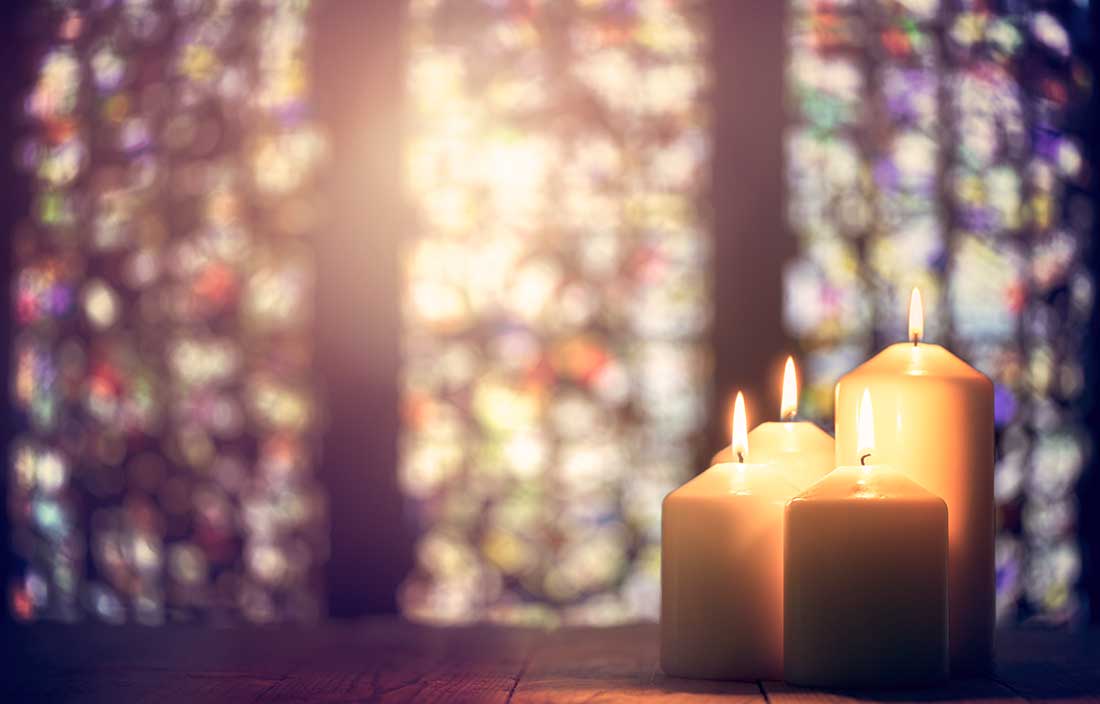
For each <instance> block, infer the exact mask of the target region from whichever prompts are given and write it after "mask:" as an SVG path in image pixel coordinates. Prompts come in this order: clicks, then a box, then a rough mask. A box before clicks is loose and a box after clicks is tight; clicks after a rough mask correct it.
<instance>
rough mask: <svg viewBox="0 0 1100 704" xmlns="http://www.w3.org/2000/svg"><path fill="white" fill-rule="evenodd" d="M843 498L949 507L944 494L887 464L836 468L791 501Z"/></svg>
mask: <svg viewBox="0 0 1100 704" xmlns="http://www.w3.org/2000/svg"><path fill="white" fill-rule="evenodd" d="M842 499H856V500H868V499H878V500H891V499H895V500H897V499H905V500H919V501H924V502H930V503H937V504H942V505H943V507H944V511H946V510H947V503H946V502H945V501H944V500H943V498H942V497H940V496H938V495H936V494H934V493H932V492H931V491H929V490H928V489H926V488H925V487H924V486H922V485H921V484H919V483H918V482H917V481H915V480H913V479H912V478H910V477H909V476H908V475H907V474H905V473H904V472H902V471H900V470H897V469H895V468H894V467H892V466H891V465H888V464H869V465H859V466H841V467H837V468H836V469H834V470H833V471H832V472H829V473H828V474H826V475H825V476H824V477H822V478H821V479H819V480H818V481H817V482H815V483H814V484H811V485H810V486H809V487H808V488H807V489H806V490H805V491H802V492H801V493H799V494H798V495H797V496H795V497H794V498H792V499H791V502H792V503H794V502H799V503H808V502H814V501H836V500H842Z"/></svg>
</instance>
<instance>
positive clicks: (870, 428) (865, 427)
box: [856, 389, 875, 464]
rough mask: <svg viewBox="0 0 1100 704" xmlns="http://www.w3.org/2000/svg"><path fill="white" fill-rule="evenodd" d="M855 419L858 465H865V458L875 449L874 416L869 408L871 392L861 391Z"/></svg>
mask: <svg viewBox="0 0 1100 704" xmlns="http://www.w3.org/2000/svg"><path fill="white" fill-rule="evenodd" d="M856 413H857V416H858V417H857V419H856V449H857V454H858V455H859V463H860V464H865V460H866V459H867V456H868V455H870V454H871V453H872V452H873V451H874V449H875V416H874V411H873V410H872V408H871V390H870V389H864V390H863V398H861V399H860V401H859V410H858V411H857V412H856Z"/></svg>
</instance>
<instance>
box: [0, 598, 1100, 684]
mask: <svg viewBox="0 0 1100 704" xmlns="http://www.w3.org/2000/svg"><path fill="white" fill-rule="evenodd" d="M3 636H4V649H5V651H7V652H5V653H4V667H3V670H0V671H3V672H4V677H3V683H2V684H0V702H4V703H5V704H7V703H8V702H22V701H49V702H68V701H81V702H83V701H87V702H157V703H158V704H160V703H164V702H188V703H192V702H207V701H210V702H233V703H234V704H236V703H243V702H328V703H331V702H360V701H371V702H374V701H377V702H445V703H448V704H452V703H460V702H513V703H515V704H520V703H525V702H626V701H633V700H644V701H667V702H719V701H720V702H746V703H747V702H754V703H755V702H760V703H761V704H764V703H765V702H771V703H775V702H800V701H805V702H811V701H812V702H828V701H860V702H868V701H891V702H902V701H941V700H948V699H959V700H968V701H977V700H982V701H988V702H992V701H994V700H996V701H1006V702H1009V701H1010V702H1023V701H1050V702H1083V701H1096V702H1100V633H1098V632H1095V631H1093V632H1086V633H1078V634H1068V633H1064V632H1055V631H1012V632H1006V633H1002V634H1001V635H1000V637H999V656H998V666H997V672H996V675H995V676H994V677H992V678H988V679H963V680H955V681H952V682H951V683H949V684H948V685H946V686H943V687H939V688H934V689H925V690H914V691H893V692H848V693H839V692H831V693H823V692H815V691H811V690H804V689H798V688H796V687H789V686H787V685H784V684H782V683H780V682H762V683H750V682H745V683H739V682H704V681H693V680H682V679H675V678H670V677H666V676H664V675H663V674H662V673H661V672H660V670H659V669H658V668H657V666H656V664H657V629H656V626H653V625H636V626H624V627H616V628H607V629H595V628H565V629H560V630H555V631H544V630H533V629H521V628H500V627H491V626H472V627H462V628H429V627H425V626H416V625H411V624H408V623H405V622H403V621H400V620H398V619H395V618H388V619H373V620H369V621H363V622H336V623H328V624H325V625H322V626H318V627H317V628H313V629H288V628H278V629H275V628H272V629H262V628H246V629H234V630H211V629H203V628H197V627H179V626H172V627H164V628H141V627H118V628H112V627H107V626H90V625H84V626H59V625H36V626H33V627H20V628H15V629H12V630H9V631H7V632H4V633H3Z"/></svg>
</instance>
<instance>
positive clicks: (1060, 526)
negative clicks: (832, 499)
mask: <svg viewBox="0 0 1100 704" xmlns="http://www.w3.org/2000/svg"><path fill="white" fill-rule="evenodd" d="M997 8H1008V9H1004V10H1002V9H997ZM1087 11H1088V10H1087V3H1080V2H1073V1H1071V0H1055V1H1052V2H1017V3H1008V4H1005V3H984V2H977V3H972V2H963V3H947V2H941V1H939V0H904V1H902V0H881V1H876V0H850V1H847V2H821V1H819V0H791V2H790V26H789V38H788V43H789V50H790V61H789V66H788V92H789V99H790V105H791V111H792V114H793V115H794V119H793V123H792V126H791V127H790V128H789V130H788V133H787V139H786V142H787V165H788V167H787V168H788V184H789V194H790V197H789V209H790V212H789V222H790V224H791V227H792V229H793V230H794V231H795V234H796V236H797V238H798V241H799V246H800V254H799V256H798V257H797V258H796V259H795V260H794V261H792V262H791V263H790V265H789V266H788V268H787V270H786V274H785V288H786V300H785V304H784V305H785V320H786V324H787V328H788V330H789V331H790V332H791V333H792V334H793V335H794V336H795V337H796V338H797V339H799V340H800V342H801V345H802V347H803V353H804V356H805V359H806V367H807V379H806V398H805V401H806V405H807V406H808V407H809V409H810V411H811V413H812V415H813V416H814V417H816V418H817V419H819V420H823V421H826V420H829V419H830V418H831V415H832V389H833V384H834V382H835V381H836V379H837V377H838V376H839V375H840V374H843V373H844V372H846V371H847V370H849V369H851V368H852V367H854V366H856V365H857V364H859V363H860V362H862V361H863V359H865V358H866V357H867V356H868V355H869V354H871V353H873V352H874V351H876V350H878V349H880V348H881V347H883V346H885V345H886V344H888V343H891V342H896V341H898V340H900V339H903V337H904V334H905V315H906V301H907V300H908V293H909V290H910V288H911V287H913V286H920V288H921V292H922V294H923V296H924V301H925V309H926V311H927V312H928V316H927V321H928V322H927V329H926V336H927V338H928V339H929V341H932V342H939V343H943V344H948V345H950V346H951V347H952V349H954V350H955V351H956V352H958V353H960V354H961V355H963V356H964V357H965V358H967V359H968V360H970V361H971V362H972V363H973V364H975V365H976V366H977V367H978V368H979V369H981V370H982V371H983V372H985V373H986V374H987V375H989V377H990V378H991V379H992V380H993V381H994V384H995V394H996V397H995V404H996V410H995V414H996V426H997V467H996V493H997V499H998V502H999V510H998V528H999V535H998V543H997V589H998V612H999V615H1000V616H1001V617H1002V618H1004V619H1019V620H1026V619H1032V618H1034V619H1042V620H1048V621H1055V622H1063V621H1066V620H1068V619H1071V618H1073V616H1074V615H1075V613H1076V612H1077V610H1078V601H1077V596H1076V594H1075V584H1076V580H1077V578H1078V575H1079V571H1080V566H1081V565H1080V563H1081V554H1080V551H1079V548H1078V546H1077V544H1076V542H1075V538H1074V535H1075V514H1076V511H1077V506H1076V503H1075V501H1074V498H1073V487H1074V482H1075V481H1076V479H1077V477H1078V476H1079V475H1080V473H1081V470H1082V468H1083V466H1084V464H1085V461H1086V457H1087V453H1088V452H1089V451H1090V448H1088V447H1087V446H1086V444H1085V443H1086V433H1085V432H1083V431H1084V427H1083V426H1082V422H1083V421H1082V417H1081V415H1080V404H1079V403H1078V401H1079V399H1080V395H1081V390H1082V385H1083V372H1082V369H1081V364H1080V362H1081V354H1082V346H1081V345H1082V338H1081V336H1082V334H1083V330H1084V329H1085V328H1086V325H1085V323H1086V322H1087V320H1088V315H1089V311H1090V310H1091V308H1092V305H1093V295H1094V286H1095V282H1094V281H1093V280H1092V279H1091V278H1090V276H1089V274H1088V272H1087V270H1086V269H1085V268H1084V265H1083V262H1082V259H1083V257H1082V251H1083V249H1084V247H1085V246H1086V244H1087V242H1086V238H1087V237H1088V233H1089V231H1090V228H1091V227H1092V222H1093V218H1094V217H1095V215H1096V214H1095V212H1094V206H1093V204H1092V203H1091V201H1090V200H1089V199H1088V198H1087V194H1086V191H1085V189H1086V188H1087V184H1086V183H1085V178H1086V172H1087V169H1086V168H1085V167H1084V164H1083V156H1082V151H1081V140H1082V136H1083V131H1084V129H1085V128H1086V127H1087V126H1086V125H1085V124H1084V111H1083V108H1084V106H1085V103H1086V102H1087V100H1088V96H1089V91H1090V90H1091V86H1092V83H1093V81H1094V80H1095V77H1094V76H1092V75H1091V72H1090V69H1089V66H1088V60H1087V57H1088V55H1089V51H1091V48H1090V47H1089V46H1088V45H1087V41H1086V40H1087V37H1086V36H1085V34H1084V28H1086V27H1087V26H1088V20H1087V16H1086V15H1087Z"/></svg>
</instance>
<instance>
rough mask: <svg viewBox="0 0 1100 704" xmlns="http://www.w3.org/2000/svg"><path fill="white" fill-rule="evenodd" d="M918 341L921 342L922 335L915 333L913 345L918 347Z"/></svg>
mask: <svg viewBox="0 0 1100 704" xmlns="http://www.w3.org/2000/svg"><path fill="white" fill-rule="evenodd" d="M918 342H920V335H918V334H917V333H913V347H916V346H917V343H918Z"/></svg>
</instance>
